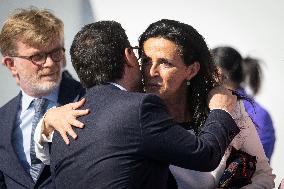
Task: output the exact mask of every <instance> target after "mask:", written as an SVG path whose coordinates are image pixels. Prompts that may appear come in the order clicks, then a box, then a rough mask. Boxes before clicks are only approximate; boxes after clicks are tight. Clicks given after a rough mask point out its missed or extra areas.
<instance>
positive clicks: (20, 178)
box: [0, 93, 34, 188]
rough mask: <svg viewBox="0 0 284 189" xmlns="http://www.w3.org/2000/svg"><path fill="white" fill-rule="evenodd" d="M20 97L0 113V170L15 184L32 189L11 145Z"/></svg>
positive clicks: (28, 176)
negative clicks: (1, 128)
mask: <svg viewBox="0 0 284 189" xmlns="http://www.w3.org/2000/svg"><path fill="white" fill-rule="evenodd" d="M21 96H22V95H21V93H20V94H19V95H18V96H17V97H15V98H14V99H13V100H12V101H10V102H9V103H8V104H7V106H5V112H2V113H3V114H4V115H1V117H2V118H3V119H1V125H2V127H5V129H4V130H2V131H1V132H3V134H1V140H2V141H3V142H2V143H1V148H0V154H1V155H0V159H1V162H5V164H4V165H3V164H1V170H2V171H3V172H4V174H7V175H8V176H9V177H11V178H12V179H13V180H14V181H15V182H18V183H19V184H21V185H24V186H26V187H28V188H32V187H33V185H34V184H33V181H32V178H31V177H30V175H29V174H28V173H27V172H26V171H25V170H24V168H23V167H22V165H21V163H20V161H19V159H18V156H17V154H16V152H15V149H14V145H13V144H12V133H13V130H14V128H15V124H16V117H17V111H18V110H19V108H20V103H21ZM2 145H3V146H2Z"/></svg>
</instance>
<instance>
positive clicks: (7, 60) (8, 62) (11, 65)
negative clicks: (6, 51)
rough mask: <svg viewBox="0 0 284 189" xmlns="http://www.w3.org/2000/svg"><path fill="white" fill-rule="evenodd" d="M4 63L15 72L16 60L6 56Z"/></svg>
mask: <svg viewBox="0 0 284 189" xmlns="http://www.w3.org/2000/svg"><path fill="white" fill-rule="evenodd" d="M2 63H3V64H4V65H5V66H6V67H7V68H8V69H9V70H10V71H11V72H12V71H13V70H15V65H14V59H13V58H11V57H8V56H4V57H3V59H2Z"/></svg>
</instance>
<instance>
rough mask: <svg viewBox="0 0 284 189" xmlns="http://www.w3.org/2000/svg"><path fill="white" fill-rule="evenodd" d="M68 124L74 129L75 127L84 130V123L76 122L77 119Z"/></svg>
mask: <svg viewBox="0 0 284 189" xmlns="http://www.w3.org/2000/svg"><path fill="white" fill-rule="evenodd" d="M68 123H69V124H70V125H72V126H74V127H77V128H80V129H82V128H84V123H82V122H80V121H78V120H77V119H72V120H69V121H68Z"/></svg>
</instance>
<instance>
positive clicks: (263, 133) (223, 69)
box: [212, 46, 275, 160]
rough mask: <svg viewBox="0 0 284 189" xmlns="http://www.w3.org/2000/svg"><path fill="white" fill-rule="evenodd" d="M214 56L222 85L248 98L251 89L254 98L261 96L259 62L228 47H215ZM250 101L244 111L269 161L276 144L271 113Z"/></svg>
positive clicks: (255, 102) (246, 103) (252, 100)
mask: <svg viewBox="0 0 284 189" xmlns="http://www.w3.org/2000/svg"><path fill="white" fill-rule="evenodd" d="M212 54H213V57H214V60H215V63H216V65H217V66H218V68H219V71H220V74H221V82H222V83H223V84H224V85H225V86H226V87H227V88H229V89H232V90H237V91H238V93H240V94H241V95H242V96H248V94H247V92H246V90H245V88H246V87H247V86H249V87H250V88H251V90H252V92H253V95H256V94H258V92H259V89H260V86H261V79H262V77H261V76H262V74H261V73H262V72H261V67H260V65H259V60H257V59H254V58H251V57H246V58H243V57H242V56H241V54H240V53H239V52H238V51H237V50H236V49H234V48H232V47H228V46H221V47H216V48H214V49H212ZM250 98H251V101H244V106H245V110H246V112H247V113H248V114H249V116H250V117H251V119H252V120H253V122H254V124H255V125H256V130H257V132H258V135H259V137H260V140H261V143H262V145H263V148H264V151H265V154H266V156H267V157H268V159H269V160H270V159H271V156H272V153H273V150H274V144H275V131H274V127H273V122H272V119H271V116H270V115H269V113H268V111H267V110H266V109H265V108H264V107H262V106H261V105H260V104H259V103H258V102H257V101H255V99H254V98H253V97H250Z"/></svg>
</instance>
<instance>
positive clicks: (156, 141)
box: [140, 95, 239, 171]
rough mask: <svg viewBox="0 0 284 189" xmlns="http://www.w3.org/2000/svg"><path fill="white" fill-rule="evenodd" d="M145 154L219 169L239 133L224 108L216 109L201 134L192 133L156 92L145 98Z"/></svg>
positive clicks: (191, 166)
mask: <svg viewBox="0 0 284 189" xmlns="http://www.w3.org/2000/svg"><path fill="white" fill-rule="evenodd" d="M140 122H141V124H140V125H141V134H142V145H141V149H140V150H141V153H143V154H144V155H145V156H148V157H151V158H153V159H157V160H161V161H163V162H167V163H169V164H173V165H176V166H179V167H184V168H188V169H194V170H199V171H211V170H213V169H215V168H216V167H217V166H218V164H219V162H220V160H221V158H222V156H223V154H224V152H225V150H226V148H227V146H228V145H229V143H230V142H231V140H232V139H233V138H234V136H235V135H236V134H237V133H238V132H239V129H238V127H237V126H236V124H235V122H234V120H233V119H232V118H231V116H230V115H229V114H228V113H226V112H225V111H223V110H213V111H211V113H210V114H209V116H208V119H207V120H206V123H205V126H204V129H203V130H202V133H201V135H200V137H197V136H195V135H194V134H193V133H191V132H188V131H187V130H185V129H184V128H182V127H181V126H179V125H178V124H176V123H175V122H174V121H173V120H172V118H171V117H170V115H169V113H168V111H167V109H166V106H165V105H164V104H163V102H162V101H161V100H160V99H159V98H158V97H155V96H154V95H151V96H150V95H147V96H146V98H144V99H143V100H142V101H141V111H140Z"/></svg>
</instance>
